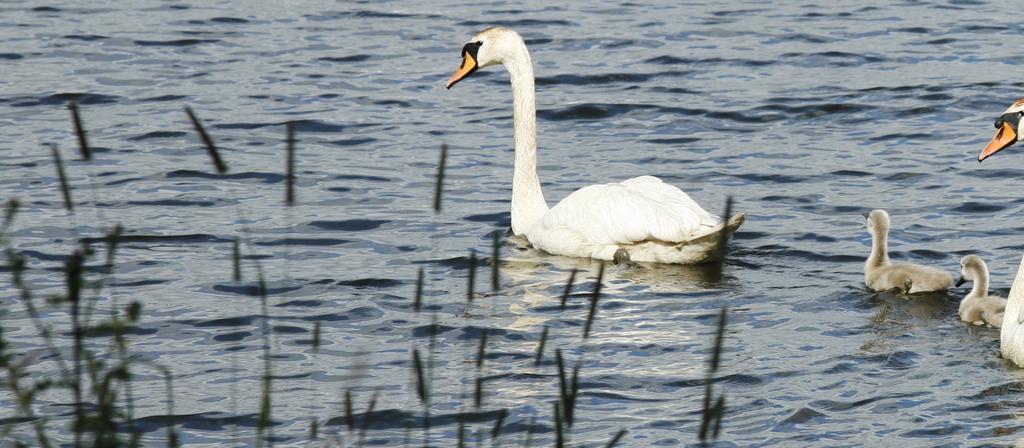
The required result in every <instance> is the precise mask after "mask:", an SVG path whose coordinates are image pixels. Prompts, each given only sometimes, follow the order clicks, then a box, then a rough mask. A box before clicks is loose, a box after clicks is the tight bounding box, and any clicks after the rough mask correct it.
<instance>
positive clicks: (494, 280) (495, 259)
mask: <svg viewBox="0 0 1024 448" xmlns="http://www.w3.org/2000/svg"><path fill="white" fill-rule="evenodd" d="M491 237H492V238H493V241H492V242H491V245H492V252H491V291H493V292H498V289H500V286H501V278H500V276H501V272H500V271H501V231H499V230H495V231H494V232H491Z"/></svg>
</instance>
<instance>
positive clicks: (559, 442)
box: [555, 400, 565, 448]
mask: <svg viewBox="0 0 1024 448" xmlns="http://www.w3.org/2000/svg"><path fill="white" fill-rule="evenodd" d="M564 446H565V436H564V435H563V433H562V406H561V403H560V402H559V401H558V400H555V447H556V448H562V447H564Z"/></svg>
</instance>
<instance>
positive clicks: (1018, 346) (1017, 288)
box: [978, 98, 1024, 367]
mask: <svg viewBox="0 0 1024 448" xmlns="http://www.w3.org/2000/svg"><path fill="white" fill-rule="evenodd" d="M1022 118H1024V98H1020V99H1018V100H1017V101H1015V102H1014V103H1013V104H1011V105H1010V107H1009V108H1007V109H1006V110H1005V111H1003V114H1002V115H1001V116H1000V117H999V118H998V119H996V123H995V124H996V135H995V136H994V137H992V141H991V142H989V144H988V146H986V147H985V149H984V150H982V151H981V154H979V155H978V162H981V161H982V160H985V159H986V158H988V157H991V156H992V155H994V154H996V153H997V152H999V151H1002V150H1003V149H1006V148H1008V147H1010V146H1012V145H1014V144H1015V143H1017V142H1019V141H1021V140H1024V132H1022V131H1024V119H1022ZM1022 312H1024V259H1021V263H1020V267H1019V268H1018V269H1017V276H1016V277H1014V279H1013V286H1012V287H1011V288H1010V295H1009V296H1008V297H1007V298H1006V311H1004V312H1003V326H1002V328H1001V329H1000V331H999V348H1000V351H1001V352H1002V354H1003V358H1006V359H1008V360H1010V361H1011V362H1013V363H1014V364H1016V365H1018V366H1020V367H1024V314H1021V313H1022Z"/></svg>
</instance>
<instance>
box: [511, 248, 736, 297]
mask: <svg viewBox="0 0 1024 448" xmlns="http://www.w3.org/2000/svg"><path fill="white" fill-rule="evenodd" d="M507 249H508V250H507V253H506V255H505V258H503V259H502V275H504V276H507V277H509V278H511V279H514V280H516V281H517V282H518V283H520V284H522V285H525V286H531V287H534V288H542V289H554V290H556V291H557V288H555V286H557V285H565V282H566V281H567V279H568V277H569V273H570V272H571V271H572V270H573V269H575V270H576V271H577V272H578V273H577V275H576V283H577V284H579V283H583V282H588V281H593V280H594V278H595V277H597V272H598V269H600V266H601V262H600V261H597V260H593V259H587V258H573V257H560V256H552V255H550V254H547V253H544V252H543V251H540V250H537V249H536V248H533V247H531V246H530V245H529V243H528V241H526V239H525V238H524V237H523V236H521V235H513V236H510V237H509V239H508V241H507ZM734 282H735V277H733V276H731V275H728V274H724V273H723V272H722V267H721V265H719V264H715V263H712V264H701V265H672V264H657V263H623V264H612V263H606V264H605V272H604V281H603V285H604V286H603V289H602V290H603V291H606V292H615V291H621V290H626V289H628V288H631V287H633V286H635V285H642V286H645V287H646V288H647V290H648V291H653V292H693V291H707V290H715V289H721V288H723V287H724V286H726V285H729V284H732V283H734ZM576 291H577V292H580V291H579V290H578V289H577V290H576ZM557 299H558V297H553V298H552V300H557Z"/></svg>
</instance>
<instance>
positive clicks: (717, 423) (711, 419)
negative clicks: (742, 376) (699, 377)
mask: <svg viewBox="0 0 1024 448" xmlns="http://www.w3.org/2000/svg"><path fill="white" fill-rule="evenodd" d="M727 317H728V308H726V307H722V310H721V311H720V312H719V314H718V331H717V332H716V334H715V345H714V346H713V347H712V350H711V359H710V361H709V363H708V374H707V378H706V379H705V381H704V406H703V409H702V410H701V421H700V432H699V433H698V434H697V438H698V439H699V440H700V441H701V443H704V442H706V441H707V439H708V432H709V431H711V440H716V439H717V438H718V432H719V429H720V428H721V424H722V416H724V415H725V396H719V397H718V399H717V400H715V404H714V405H713V406H712V404H711V400H712V399H711V397H712V394H713V391H712V386H713V384H714V381H715V374H716V373H717V372H718V365H719V361H720V360H721V354H722V343H723V342H724V340H725V327H726V318H727Z"/></svg>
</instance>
